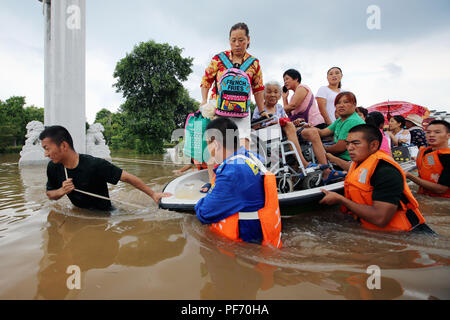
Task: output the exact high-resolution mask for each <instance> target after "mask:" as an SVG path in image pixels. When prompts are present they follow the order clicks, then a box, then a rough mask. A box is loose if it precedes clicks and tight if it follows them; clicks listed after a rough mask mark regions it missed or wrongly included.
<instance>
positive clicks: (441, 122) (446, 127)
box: [428, 120, 450, 133]
mask: <svg viewBox="0 0 450 320" xmlns="http://www.w3.org/2000/svg"><path fill="white" fill-rule="evenodd" d="M432 124H441V125H443V126H444V127H445V129H447V133H449V132H450V123H448V122H447V121H445V120H433V121H431V122H430V123H429V124H428V127H429V126H431V125H432Z"/></svg>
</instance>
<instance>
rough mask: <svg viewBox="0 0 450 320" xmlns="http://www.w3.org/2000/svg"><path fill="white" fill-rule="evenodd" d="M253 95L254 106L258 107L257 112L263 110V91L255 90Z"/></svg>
mask: <svg viewBox="0 0 450 320" xmlns="http://www.w3.org/2000/svg"><path fill="white" fill-rule="evenodd" d="M253 96H254V97H255V103H256V106H257V107H258V110H259V113H260V114H261V113H263V112H264V91H258V92H256V93H255V94H254V95H253Z"/></svg>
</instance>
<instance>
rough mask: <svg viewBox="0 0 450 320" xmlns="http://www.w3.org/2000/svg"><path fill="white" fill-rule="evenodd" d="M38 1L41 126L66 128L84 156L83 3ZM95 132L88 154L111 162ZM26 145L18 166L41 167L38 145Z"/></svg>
mask: <svg viewBox="0 0 450 320" xmlns="http://www.w3.org/2000/svg"><path fill="white" fill-rule="evenodd" d="M39 1H40V2H42V6H43V14H44V31H45V32H44V51H45V57H44V68H45V70H44V83H45V85H44V90H45V93H44V124H45V126H51V125H61V126H63V127H65V128H67V130H69V132H70V134H71V135H72V139H73V143H74V148H75V151H77V152H79V153H86V152H87V147H86V0H39ZM95 129H96V131H95V132H94V131H93V132H92V134H91V135H92V137H91V139H90V140H92V141H90V142H91V143H90V144H89V150H88V153H89V154H92V155H94V156H98V157H102V158H105V159H108V160H111V156H110V153H109V148H108V147H107V146H106V145H105V144H104V140H102V139H103V136H102V139H100V138H99V137H100V135H102V133H101V130H100V131H99V130H97V127H95ZM102 130H103V129H102ZM41 131H42V130H41ZM35 132H36V130H35ZM30 143H31V142H30ZM30 143H28V144H27V145H26V146H24V148H23V150H22V152H21V159H20V161H19V165H28V164H38V163H42V156H43V150H38V149H39V143H37V142H36V141H34V140H33V142H32V145H31V144H30ZM41 149H42V148H41ZM41 151H42V152H41Z"/></svg>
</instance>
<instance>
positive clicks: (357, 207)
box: [320, 124, 432, 232]
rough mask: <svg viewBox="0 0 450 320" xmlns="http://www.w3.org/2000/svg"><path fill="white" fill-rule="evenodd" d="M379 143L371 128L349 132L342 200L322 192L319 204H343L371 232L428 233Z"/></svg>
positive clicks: (377, 133) (398, 170)
mask: <svg viewBox="0 0 450 320" xmlns="http://www.w3.org/2000/svg"><path fill="white" fill-rule="evenodd" d="M381 141H382V135H381V132H380V131H379V129H378V128H375V127H373V126H371V125H367V124H362V125H358V126H355V127H354V128H352V129H351V130H350V131H349V134H348V137H347V139H346V144H347V150H348V152H349V155H350V158H351V160H352V165H351V167H350V170H349V172H348V174H347V177H346V179H345V197H343V196H342V195H340V194H337V193H335V192H330V191H327V190H325V189H322V192H323V193H325V197H324V198H323V199H322V200H321V201H320V203H324V204H329V205H332V204H337V203H339V204H341V205H343V207H344V208H345V209H346V213H351V214H353V215H354V216H355V217H356V218H358V220H359V221H360V222H361V223H362V225H363V227H365V228H367V229H370V230H378V231H411V230H413V229H416V230H419V229H424V230H428V227H427V226H426V225H425V219H424V218H423V216H422V214H421V213H420V211H419V209H418V203H417V200H416V199H415V198H414V196H413V195H412V193H411V191H410V189H409V187H408V185H407V184H406V178H405V175H404V173H403V171H402V169H401V167H400V166H399V165H398V164H397V163H395V161H394V159H392V157H391V156H390V155H388V154H387V153H385V152H384V151H379V147H380V144H381ZM431 232H432V231H431Z"/></svg>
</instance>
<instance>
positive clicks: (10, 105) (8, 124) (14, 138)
mask: <svg viewBox="0 0 450 320" xmlns="http://www.w3.org/2000/svg"><path fill="white" fill-rule="evenodd" d="M25 104H26V101H25V97H17V96H13V97H11V98H9V99H7V100H5V101H2V100H0V153H1V152H5V151H8V149H9V150H18V149H20V146H21V145H23V144H24V143H25V135H26V133H27V129H26V125H27V123H28V122H31V121H33V120H37V121H41V122H42V123H43V122H44V108H38V107H35V106H28V107H25ZM19 151H20V150H19Z"/></svg>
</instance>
